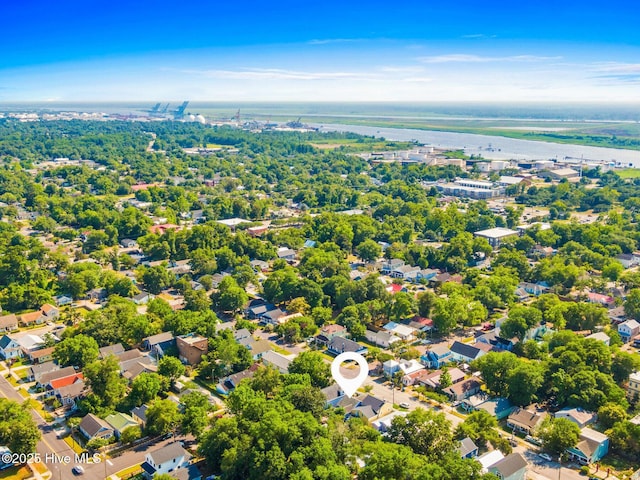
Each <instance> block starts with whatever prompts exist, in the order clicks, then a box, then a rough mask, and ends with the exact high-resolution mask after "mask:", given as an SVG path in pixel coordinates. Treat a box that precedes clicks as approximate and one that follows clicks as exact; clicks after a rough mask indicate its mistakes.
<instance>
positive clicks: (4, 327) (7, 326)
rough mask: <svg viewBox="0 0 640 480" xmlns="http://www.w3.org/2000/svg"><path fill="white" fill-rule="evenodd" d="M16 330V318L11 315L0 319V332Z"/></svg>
mask: <svg viewBox="0 0 640 480" xmlns="http://www.w3.org/2000/svg"><path fill="white" fill-rule="evenodd" d="M17 329H18V317H16V316H15V315H14V314H13V313H11V314H9V315H3V316H1V317H0V332H6V333H8V332H12V331H14V330H17Z"/></svg>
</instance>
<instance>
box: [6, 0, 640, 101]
mask: <svg viewBox="0 0 640 480" xmlns="http://www.w3.org/2000/svg"><path fill="white" fill-rule="evenodd" d="M524 3H526V4H525V5H523V4H524ZM558 3H561V5H556V4H555V3H554V2H551V1H546V0H540V1H538V2H532V1H528V2H513V1H512V2H508V3H507V2H504V3H503V2H495V1H494V2H491V1H484V2H479V1H467V0H461V1H457V2H444V1H442V0H439V1H432V0H423V1H404V2H402V1H401V2H392V1H390V0H387V1H385V2H381V1H378V0H371V1H368V2H364V1H360V0H357V1H348V0H344V1H343V2H337V1H334V0H327V1H324V2H323V1H315V2H309V1H304V0H302V1H297V2H292V1H289V0H284V1H279V2H278V1H272V2H252V1H245V2H242V1H226V2H224V1H220V0H200V1H194V0H183V1H180V2H171V1H163V0H156V1H154V2H151V1H148V0H139V1H137V0H130V1H128V2H124V1H120V0H112V1H109V2H107V1H104V0H85V1H77V0H65V1H62V2H50V1H40V0H22V1H20V2H18V1H7V2H3V7H2V18H3V22H2V23H3V28H2V35H0V52H2V53H0V101H18V100H24V101H53V100H57V101H77V100H88V101H91V100H107V101H111V100H145V101H152V100H157V101H161V100H167V101H168V100H180V99H191V100H193V101H196V100H200V101H222V100H225V101H251V100H262V101H269V100H273V101H286V100H291V101H348V100H351V101H437V100H442V101H450V100H477V101H617V102H630V101H640V28H638V25H639V24H640V22H638V20H639V19H640V18H639V17H640V13H639V12H640V9H639V8H638V7H637V6H636V4H635V3H632V2H631V1H623V0H611V1H609V2H606V3H603V2H600V3H599V4H597V5H596V4H595V3H591V2H589V1H583V2H577V1H564V2H563V1H562V0H558ZM487 4H489V5H487Z"/></svg>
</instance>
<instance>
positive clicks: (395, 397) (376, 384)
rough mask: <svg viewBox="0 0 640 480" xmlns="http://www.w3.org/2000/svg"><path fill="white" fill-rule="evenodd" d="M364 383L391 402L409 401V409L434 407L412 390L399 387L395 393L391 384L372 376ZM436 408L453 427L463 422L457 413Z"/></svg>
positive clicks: (373, 391)
mask: <svg viewBox="0 0 640 480" xmlns="http://www.w3.org/2000/svg"><path fill="white" fill-rule="evenodd" d="M364 384H365V385H371V386H372V387H373V389H372V390H371V394H372V395H374V396H376V397H378V398H380V399H382V400H385V401H387V402H390V403H391V402H392V401H394V402H395V403H396V404H400V403H405V402H406V403H408V404H409V406H410V407H409V410H414V409H416V408H418V407H420V408H424V409H434V407H433V406H432V405H431V404H429V403H425V402H421V401H418V399H417V398H416V397H415V396H413V394H412V393H410V392H406V391H405V392H403V391H401V390H399V389H396V390H395V393H394V391H393V390H391V387H390V386H389V385H384V384H382V383H380V380H374V379H372V378H371V377H367V380H366V381H365V382H364ZM435 410H437V411H441V412H443V413H444V414H445V417H447V419H448V420H449V421H450V422H451V423H452V425H453V428H455V427H457V426H458V424H460V423H462V422H463V419H462V418H460V417H458V416H456V415H453V414H452V413H450V412H449V411H447V410H441V409H437V408H436V409H435Z"/></svg>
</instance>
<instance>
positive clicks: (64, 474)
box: [0, 371, 180, 480]
mask: <svg viewBox="0 0 640 480" xmlns="http://www.w3.org/2000/svg"><path fill="white" fill-rule="evenodd" d="M5 374H6V371H5V372H4V373H2V374H1V375H0V395H2V396H3V397H5V398H8V399H10V400H15V401H17V402H19V403H22V402H24V400H25V399H24V398H22V396H21V395H20V394H19V393H18V392H17V391H16V390H15V389H14V388H13V386H12V385H11V384H10V383H9V382H8V381H7V380H6V379H5V378H4V375H5ZM31 415H32V417H33V419H34V421H35V422H36V425H37V426H38V428H39V429H40V432H41V434H42V437H41V439H40V441H39V442H38V445H37V446H36V451H37V452H38V453H39V454H40V458H41V459H42V461H43V463H44V464H45V465H46V466H47V468H49V470H51V473H52V477H51V480H68V479H72V478H74V475H73V473H71V469H72V468H73V466H74V465H76V464H81V465H82V467H83V468H84V471H85V473H84V475H83V476H82V478H85V479H87V480H104V479H105V478H107V477H108V476H110V475H112V474H114V473H116V472H119V471H120V470H124V469H125V468H128V467H130V466H133V465H135V464H137V463H142V462H143V461H144V459H145V456H146V454H147V453H148V452H149V451H150V450H155V449H157V448H160V447H163V446H165V445H167V444H169V443H171V442H172V441H173V439H168V440H160V441H156V442H154V443H151V444H149V445H147V446H145V447H143V448H139V449H133V450H127V451H126V452H124V453H123V454H122V455H120V456H117V457H114V458H109V459H107V461H106V463H103V462H100V463H89V462H88V461H87V460H88V459H84V461H82V460H81V461H80V462H79V463H76V457H75V454H74V452H73V450H72V448H71V447H70V446H69V445H67V443H66V442H65V441H64V440H62V439H60V438H58V437H57V434H56V432H55V431H54V430H53V428H52V427H51V425H49V424H48V423H47V422H45V420H44V419H43V418H42V417H41V416H40V414H38V413H37V412H36V411H35V410H31ZM179 439H180V437H179ZM67 458H68V459H70V460H71V461H70V462H69V463H64V462H63V460H66V459H67Z"/></svg>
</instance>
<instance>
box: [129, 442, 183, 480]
mask: <svg viewBox="0 0 640 480" xmlns="http://www.w3.org/2000/svg"><path fill="white" fill-rule="evenodd" d="M190 457H191V455H189V453H188V452H187V451H185V449H184V448H182V446H181V445H180V443H178V442H173V443H170V444H169V445H167V446H165V447H162V448H159V449H158V450H154V451H152V452H149V453H147V456H146V457H145V461H144V463H143V464H142V465H141V467H142V469H143V470H144V475H145V477H147V478H149V479H151V478H153V477H154V476H155V475H160V474H162V473H170V472H173V471H174V470H177V469H179V468H185V467H187V466H188V465H189V458H190Z"/></svg>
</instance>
